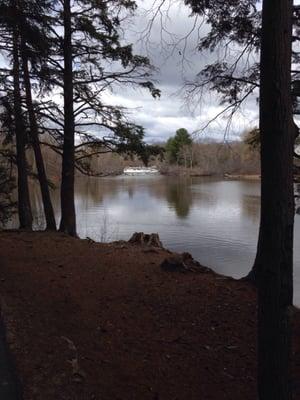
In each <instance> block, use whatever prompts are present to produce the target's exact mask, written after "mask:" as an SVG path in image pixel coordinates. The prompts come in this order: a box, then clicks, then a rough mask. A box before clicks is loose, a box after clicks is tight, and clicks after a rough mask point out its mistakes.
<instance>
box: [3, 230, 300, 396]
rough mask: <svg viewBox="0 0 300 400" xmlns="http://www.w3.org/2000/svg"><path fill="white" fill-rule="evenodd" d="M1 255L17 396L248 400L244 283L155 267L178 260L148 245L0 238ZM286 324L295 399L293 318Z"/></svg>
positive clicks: (299, 326)
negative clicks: (21, 392)
mask: <svg viewBox="0 0 300 400" xmlns="http://www.w3.org/2000/svg"><path fill="white" fill-rule="evenodd" d="M0 254H1V270H0V292H1V304H2V306H1V308H2V314H3V316H4V319H5V322H6V325H7V329H8V333H9V335H8V341H9V344H10V348H11V350H12V352H13V354H14V357H15V361H16V366H17V371H18V373H19V376H20V378H21V381H22V384H23V388H24V398H25V400H29V399H30V400H35V399H36V400H37V399H39V400H40V399H43V400H50V399H51V400H54V399H55V400H56V399H63V400H86V399H97V400H98V399H99V400H100V399H101V400H117V399H120V400H121V399H122V400H132V399H143V400H148V399H149V400H150V399H151V400H154V399H156V400H158V399H160V400H169V399H170V400H171V399H172V400H174V399H178V400H186V399H191V400H194V399H195V400H196V399H197V400H198V399H199V398H200V399H201V398H203V399H206V400H207V399H212V400H221V399H228V400H240V399H243V400H248V399H249V400H250V399H251V400H252V399H253V398H255V393H256V383H255V381H256V367H255V366H256V293H255V290H254V288H253V287H251V286H250V285H249V284H247V283H245V282H238V281H235V280H233V279H226V278H225V277H222V276H219V275H217V274H215V273H213V272H211V271H210V270H208V269H202V268H200V267H199V269H197V268H191V269H190V268H188V269H187V270H186V269H185V268H178V269H177V268H174V269H172V268H171V269H170V268H162V267H161V266H162V265H164V264H163V263H164V261H165V260H166V259H169V258H170V257H175V258H176V259H177V256H176V255H173V254H170V252H168V251H167V250H165V249H161V248H159V247H155V246H152V245H149V244H147V243H144V244H143V245H140V244H136V243H126V242H116V243H111V244H98V243H94V242H92V241H90V240H79V239H72V238H69V237H67V236H65V235H63V234H58V233H57V234H54V233H53V234H49V233H47V234H46V233H24V232H1V233H0ZM183 261H184V265H186V259H185V258H183ZM294 325H295V327H294V337H295V338H297V336H298V338H297V340H295V343H294V360H293V374H294V382H295V398H298V397H297V396H300V387H299V385H298V386H297V382H298V383H299V382H300V345H299V335H300V318H299V313H298V312H296V313H295V316H294Z"/></svg>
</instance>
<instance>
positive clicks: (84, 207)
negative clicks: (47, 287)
mask: <svg viewBox="0 0 300 400" xmlns="http://www.w3.org/2000/svg"><path fill="white" fill-rule="evenodd" d="M259 203H260V183H259V182H257V181H228V180H226V181H224V180H220V179H211V178H178V177H165V176H160V175H155V176H146V175H145V176H118V177H113V178H101V179H96V178H88V179H87V178H79V179H78V180H77V185H76V210H77V224H78V234H79V235H80V237H82V238H85V237H90V238H92V239H94V240H97V241H101V240H102V241H113V240H120V239H124V240H128V239H129V238H130V237H131V235H132V233H133V232H136V231H143V232H145V233H152V232H157V233H159V236H160V238H161V240H162V242H163V245H164V246H165V247H167V248H169V249H171V250H175V251H178V252H183V251H188V252H189V253H191V254H192V255H193V257H194V258H195V259H197V260H198V261H199V262H200V263H201V264H203V265H207V266H209V267H212V268H213V269H214V270H215V271H217V272H219V273H222V274H225V275H231V276H233V277H235V278H240V277H242V276H244V275H246V274H247V273H248V271H249V270H250V268H251V266H252V264H253V261H254V257H255V252H256V244H257V235H258V226H259V208H260V205H259ZM54 204H55V208H56V210H57V219H59V194H58V191H56V192H55V194H54ZM34 208H35V209H36V210H40V201H39V195H38V191H37V190H35V191H34ZM39 215H40V211H37V212H36V227H37V228H42V227H43V223H42V221H41V218H39ZM299 238H300V216H299V215H297V214H296V217H295V244H296V246H295V257H294V267H295V268H294V271H295V272H294V277H295V304H297V305H299V306H300V247H299V246H298V243H299Z"/></svg>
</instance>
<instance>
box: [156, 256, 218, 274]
mask: <svg viewBox="0 0 300 400" xmlns="http://www.w3.org/2000/svg"><path fill="white" fill-rule="evenodd" d="M160 267H161V268H162V269H163V270H165V271H179V272H200V273H205V272H211V269H210V268H207V267H204V266H203V265H201V264H200V263H199V262H198V261H196V260H194V259H193V257H192V256H191V254H189V253H182V254H173V255H171V256H170V257H167V258H165V260H164V261H163V262H162V263H161V265H160Z"/></svg>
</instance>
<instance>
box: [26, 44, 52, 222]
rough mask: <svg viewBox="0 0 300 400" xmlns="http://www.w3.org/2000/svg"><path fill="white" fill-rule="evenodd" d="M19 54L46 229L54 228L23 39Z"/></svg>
mask: <svg viewBox="0 0 300 400" xmlns="http://www.w3.org/2000/svg"><path fill="white" fill-rule="evenodd" d="M21 56H22V66H23V76H24V85H25V92H26V105H27V109H28V115H29V123H30V134H31V142H32V147H33V151H34V156H35V162H36V167H37V172H38V178H39V183H40V189H41V195H42V200H43V207H44V214H45V219H46V229H49V230H56V222H55V216H54V211H53V206H52V202H51V196H50V191H49V185H48V180H47V175H46V170H45V165H44V160H43V155H42V152H41V146H40V141H39V132H38V125H37V120H36V115H35V111H34V107H33V102H32V93H31V82H30V76H29V69H28V59H27V56H26V47H25V43H24V40H23V39H21Z"/></svg>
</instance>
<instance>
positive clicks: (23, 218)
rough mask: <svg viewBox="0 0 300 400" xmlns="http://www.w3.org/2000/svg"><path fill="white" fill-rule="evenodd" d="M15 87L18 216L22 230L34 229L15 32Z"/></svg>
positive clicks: (15, 34)
mask: <svg viewBox="0 0 300 400" xmlns="http://www.w3.org/2000/svg"><path fill="white" fill-rule="evenodd" d="M13 86H14V91H13V93H14V120H15V131H16V148H17V155H16V158H17V170H18V214H19V220H20V228H22V229H32V212H31V205H30V196H29V188H28V174H27V162H26V149H25V147H26V135H25V127H24V124H23V117H22V101H21V93H20V60H19V33H18V30H17V28H16V27H15V28H14V30H13Z"/></svg>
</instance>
